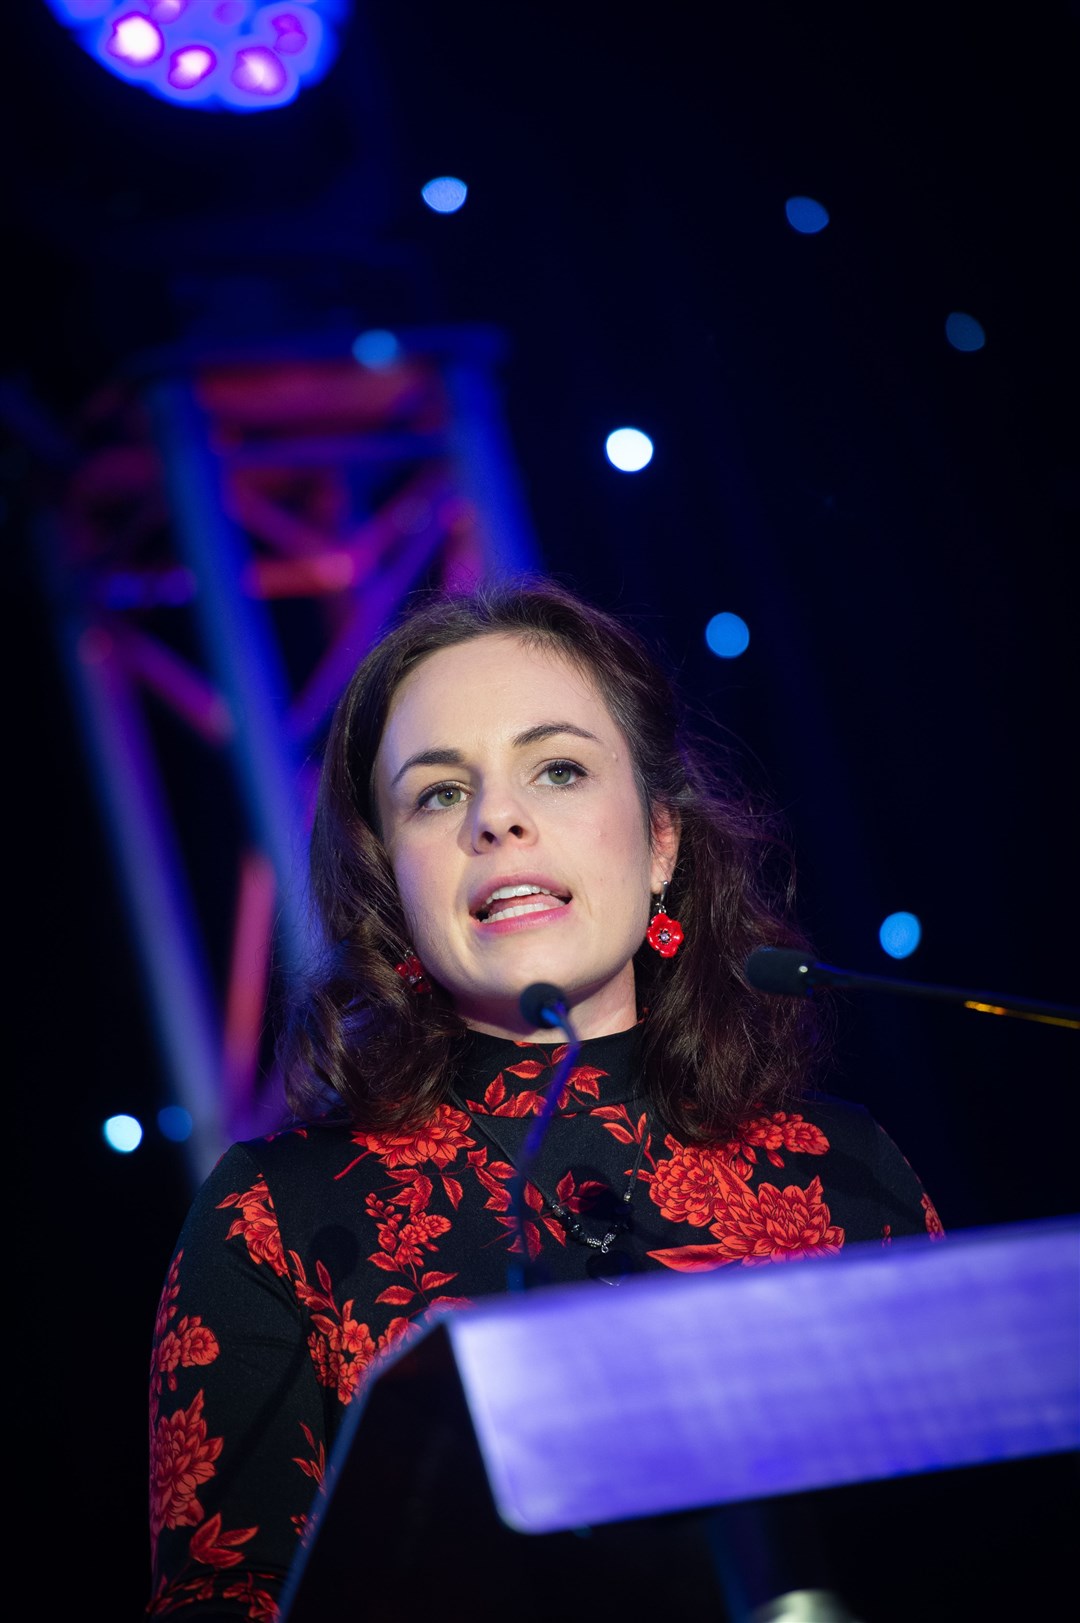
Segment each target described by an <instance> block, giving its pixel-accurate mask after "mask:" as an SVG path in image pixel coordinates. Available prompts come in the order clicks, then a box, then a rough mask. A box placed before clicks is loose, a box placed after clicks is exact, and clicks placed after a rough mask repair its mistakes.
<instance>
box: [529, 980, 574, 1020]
mask: <svg viewBox="0 0 1080 1623" xmlns="http://www.w3.org/2000/svg"><path fill="white" fill-rule="evenodd" d="M518 1008H519V1009H520V1010H521V1018H522V1019H523V1020H524V1021H525V1022H526V1023H527V1024H528V1025H530V1026H561V1025H562V1024H563V1020H562V1016H563V1015H565V1013H566V993H565V992H563V991H561V990H560V988H559V987H557V986H551V985H549V984H548V982H547V981H534V982H533V984H532V985H531V986H527V987H526V988H525V990H524V992H522V994H521V996H520V998H519V999H518Z"/></svg>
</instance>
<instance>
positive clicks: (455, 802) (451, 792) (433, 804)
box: [419, 783, 465, 811]
mask: <svg viewBox="0 0 1080 1623" xmlns="http://www.w3.org/2000/svg"><path fill="white" fill-rule="evenodd" d="M464 794H465V791H464V789H463V788H462V787H461V785H460V783H440V784H439V786H438V788H437V789H429V790H428V792H427V794H426V795H424V796H423V797H422V798H421V800H420V803H419V804H420V810H421V811H444V810H446V809H447V808H448V807H450V806H459V805H460V804H461V800H462V798H463V797H464Z"/></svg>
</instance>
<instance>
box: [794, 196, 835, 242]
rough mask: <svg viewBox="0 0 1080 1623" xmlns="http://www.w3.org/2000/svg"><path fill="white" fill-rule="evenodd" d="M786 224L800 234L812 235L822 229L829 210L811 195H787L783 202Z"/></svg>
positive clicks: (826, 222)
mask: <svg viewBox="0 0 1080 1623" xmlns="http://www.w3.org/2000/svg"><path fill="white" fill-rule="evenodd" d="M784 213H785V214H786V215H787V221H788V225H789V226H790V227H791V229H792V230H793V231H798V232H799V234H800V236H804V237H812V236H815V235H816V234H817V232H819V231H824V229H825V227H826V226H827V225H828V223H829V211H828V209H827V208H826V207H825V205H824V204H823V203H819V202H818V201H817V199H816V198H813V197H789V198H788V200H787V202H786V203H785V204H784Z"/></svg>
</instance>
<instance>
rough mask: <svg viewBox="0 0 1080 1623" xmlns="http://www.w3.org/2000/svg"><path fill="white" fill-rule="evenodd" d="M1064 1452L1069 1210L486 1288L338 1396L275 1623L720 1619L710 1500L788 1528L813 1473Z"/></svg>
mask: <svg viewBox="0 0 1080 1623" xmlns="http://www.w3.org/2000/svg"><path fill="white" fill-rule="evenodd" d="M1078 1448H1080V1220H1077V1219H1074V1218H1069V1219H1063V1220H1058V1221H1052V1222H1046V1223H1039V1224H1020V1225H1015V1226H1005V1227H998V1228H993V1229H982V1230H971V1231H965V1232H961V1233H959V1234H956V1235H953V1236H950V1237H949V1238H947V1239H945V1240H943V1241H939V1242H936V1243H930V1242H927V1241H923V1240H918V1241H914V1240H902V1241H898V1242H894V1243H893V1244H892V1245H891V1246H889V1247H887V1248H881V1247H877V1246H871V1245H863V1246H859V1247H855V1248H851V1249H849V1250H848V1251H846V1252H843V1253H841V1254H839V1255H837V1256H835V1257H825V1258H820V1259H815V1258H806V1259H802V1260H800V1261H798V1262H795V1263H792V1264H789V1265H785V1266H778V1265H776V1264H773V1263H770V1264H767V1265H764V1266H761V1267H755V1268H727V1269H723V1270H718V1271H716V1272H712V1273H707V1274H697V1275H685V1274H647V1275H637V1276H632V1277H630V1278H628V1279H626V1280H625V1281H624V1282H623V1283H622V1284H621V1285H619V1286H617V1287H612V1286H609V1285H606V1284H599V1283H589V1284H583V1285H580V1286H570V1287H548V1288H544V1289H540V1290H536V1291H533V1292H528V1293H525V1294H517V1295H513V1296H506V1297H498V1298H491V1299H488V1300H485V1301H482V1302H480V1303H478V1304H477V1305H476V1306H475V1307H472V1308H467V1309H461V1310H455V1311H454V1312H451V1313H448V1314H446V1315H444V1316H443V1317H442V1318H441V1319H440V1320H436V1321H435V1322H433V1323H432V1324H431V1325H430V1326H429V1327H428V1328H427V1329H426V1330H425V1331H424V1333H423V1334H421V1335H420V1336H419V1337H418V1338H416V1339H415V1340H414V1341H413V1342H412V1343H411V1344H410V1345H409V1346H407V1348H406V1349H405V1350H404V1351H403V1352H402V1353H401V1354H399V1356H398V1357H397V1358H396V1359H395V1360H394V1361H392V1362H389V1363H387V1365H386V1366H385V1367H384V1368H383V1369H382V1370H381V1372H380V1373H379V1374H378V1376H377V1377H376V1378H375V1379H374V1380H372V1382H371V1383H370V1384H369V1386H368V1388H367V1389H366V1391H365V1392H364V1393H363V1394H362V1395H361V1396H360V1397H359V1398H358V1399H357V1400H356V1401H355V1402H354V1404H353V1405H352V1406H351V1407H350V1410H349V1413H348V1415H347V1417H346V1424H345V1426H344V1428H343V1430H342V1432H341V1434H340V1437H339V1439H338V1442H337V1445H336V1448H335V1452H334V1454H333V1456H332V1459H331V1463H330V1470H329V1472H328V1488H327V1492H326V1494H325V1496H324V1497H323V1499H322V1500H321V1501H320V1504H319V1507H318V1509H317V1511H316V1514H315V1517H314V1519H313V1524H312V1528H311V1532H310V1535H309V1538H308V1542H307V1544H306V1546H305V1548H304V1549H303V1550H302V1551H301V1552H300V1555H299V1557H298V1559H297V1562H296V1564H295V1567H294V1570H293V1571H292V1573H291V1574H290V1579H289V1583H288V1586H287V1589H286V1593H285V1597H284V1603H283V1623H325V1620H326V1619H328V1618H331V1617H332V1618H334V1619H335V1620H341V1623H350V1620H351V1619H354V1618H355V1619H357V1620H360V1619H364V1620H365V1623H382V1620H383V1619H386V1623H390V1620H391V1619H393V1620H394V1623H411V1620H412V1619H413V1618H416V1619H420V1618H421V1617H423V1618H424V1619H425V1623H426V1620H427V1619H431V1618H433V1617H444V1618H451V1619H455V1618H459V1617H460V1618H462V1619H465V1618H469V1619H475V1620H479V1619H487V1618H491V1619H495V1618H503V1619H518V1618H530V1619H531V1618H537V1619H540V1618H543V1619H547V1620H550V1623H555V1619H556V1618H557V1617H569V1616H573V1617H575V1618H576V1617H579V1616H580V1617H581V1618H583V1619H584V1618H589V1619H590V1620H591V1619H592V1618H594V1617H596V1616H597V1615H599V1616H600V1617H601V1618H603V1620H604V1623H609V1620H610V1623H624V1620H625V1619H627V1618H629V1617H635V1618H637V1617H642V1618H644V1617H646V1616H650V1615H656V1616H657V1620H658V1623H661V1619H665V1620H666V1617H674V1616H678V1615H690V1614H687V1613H686V1612H685V1608H686V1607H688V1606H689V1607H690V1608H691V1612H692V1615H694V1616H695V1617H701V1618H707V1617H709V1616H721V1615H723V1613H722V1610H721V1609H720V1594H721V1588H720V1586H718V1578H717V1570H718V1569H717V1566H716V1558H717V1555H718V1553H720V1554H721V1555H723V1554H724V1552H723V1549H722V1543H723V1540H722V1537H721V1539H720V1542H719V1543H718V1539H717V1529H718V1528H720V1529H721V1532H722V1529H723V1526H724V1521H723V1516H724V1507H729V1506H746V1505H747V1504H754V1505H757V1506H763V1507H764V1508H765V1510H766V1511H768V1509H769V1508H770V1506H774V1507H776V1508H783V1509H784V1511H785V1512H786V1513H787V1515H788V1527H789V1529H794V1531H795V1535H796V1536H795V1539H794V1545H793V1547H795V1546H797V1543H798V1538H797V1532H798V1523H799V1514H798V1512H799V1506H800V1504H801V1503H802V1502H804V1501H808V1500H812V1499H813V1497H814V1494H815V1493H816V1492H819V1491H821V1490H829V1489H834V1488H837V1487H842V1486H844V1485H851V1484H855V1483H872V1482H880V1481H884V1480H886V1479H890V1478H896V1477H902V1476H911V1475H918V1474H924V1473H934V1472H940V1471H945V1470H949V1469H954V1468H956V1467H963V1466H976V1465H985V1464H988V1463H991V1462H1001V1461H1010V1460H1021V1459H1025V1458H1031V1457H1035V1456H1049V1455H1059V1454H1065V1453H1073V1452H1074V1451H1076V1450H1077V1449H1078ZM792 1512H794V1514H792ZM718 1513H719V1519H718ZM782 1536H783V1535H782ZM742 1554H743V1556H744V1558H745V1559H746V1560H748V1561H749V1560H751V1559H752V1558H753V1552H752V1551H751V1550H750V1548H749V1546H748V1545H744V1546H743V1548H742ZM726 1556H727V1558H728V1559H730V1558H731V1556H732V1550H731V1549H730V1548H729V1549H728V1550H727V1552H726ZM738 1557H739V1551H738V1550H736V1551H735V1558H736V1559H738ZM796 1581H797V1582H799V1583H800V1584H801V1583H802V1582H803V1580H802V1579H801V1578H799V1577H798V1576H797V1577H796ZM713 1597H715V1599H716V1608H717V1609H716V1610H715V1611H713V1610H711V1607H712V1605H713ZM703 1602H704V1604H703Z"/></svg>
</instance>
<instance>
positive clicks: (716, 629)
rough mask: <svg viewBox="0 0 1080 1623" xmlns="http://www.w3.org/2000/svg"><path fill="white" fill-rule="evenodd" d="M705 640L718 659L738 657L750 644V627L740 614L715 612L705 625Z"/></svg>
mask: <svg viewBox="0 0 1080 1623" xmlns="http://www.w3.org/2000/svg"><path fill="white" fill-rule="evenodd" d="M705 641H706V642H707V643H708V645H709V648H710V649H711V651H712V652H713V653H714V654H715V655H716V657H717V659H738V657H739V655H740V654H745V652H746V650H747V649H748V648H749V646H750V627H749V626H748V625H747V623H746V621H745V620H744V619H743V618H742V617H741V615H738V614H730V613H729V612H728V611H727V610H725V611H724V612H723V613H722V614H714V615H713V617H712V619H711V620H710V621H709V623H708V625H707V626H706V627H705Z"/></svg>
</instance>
